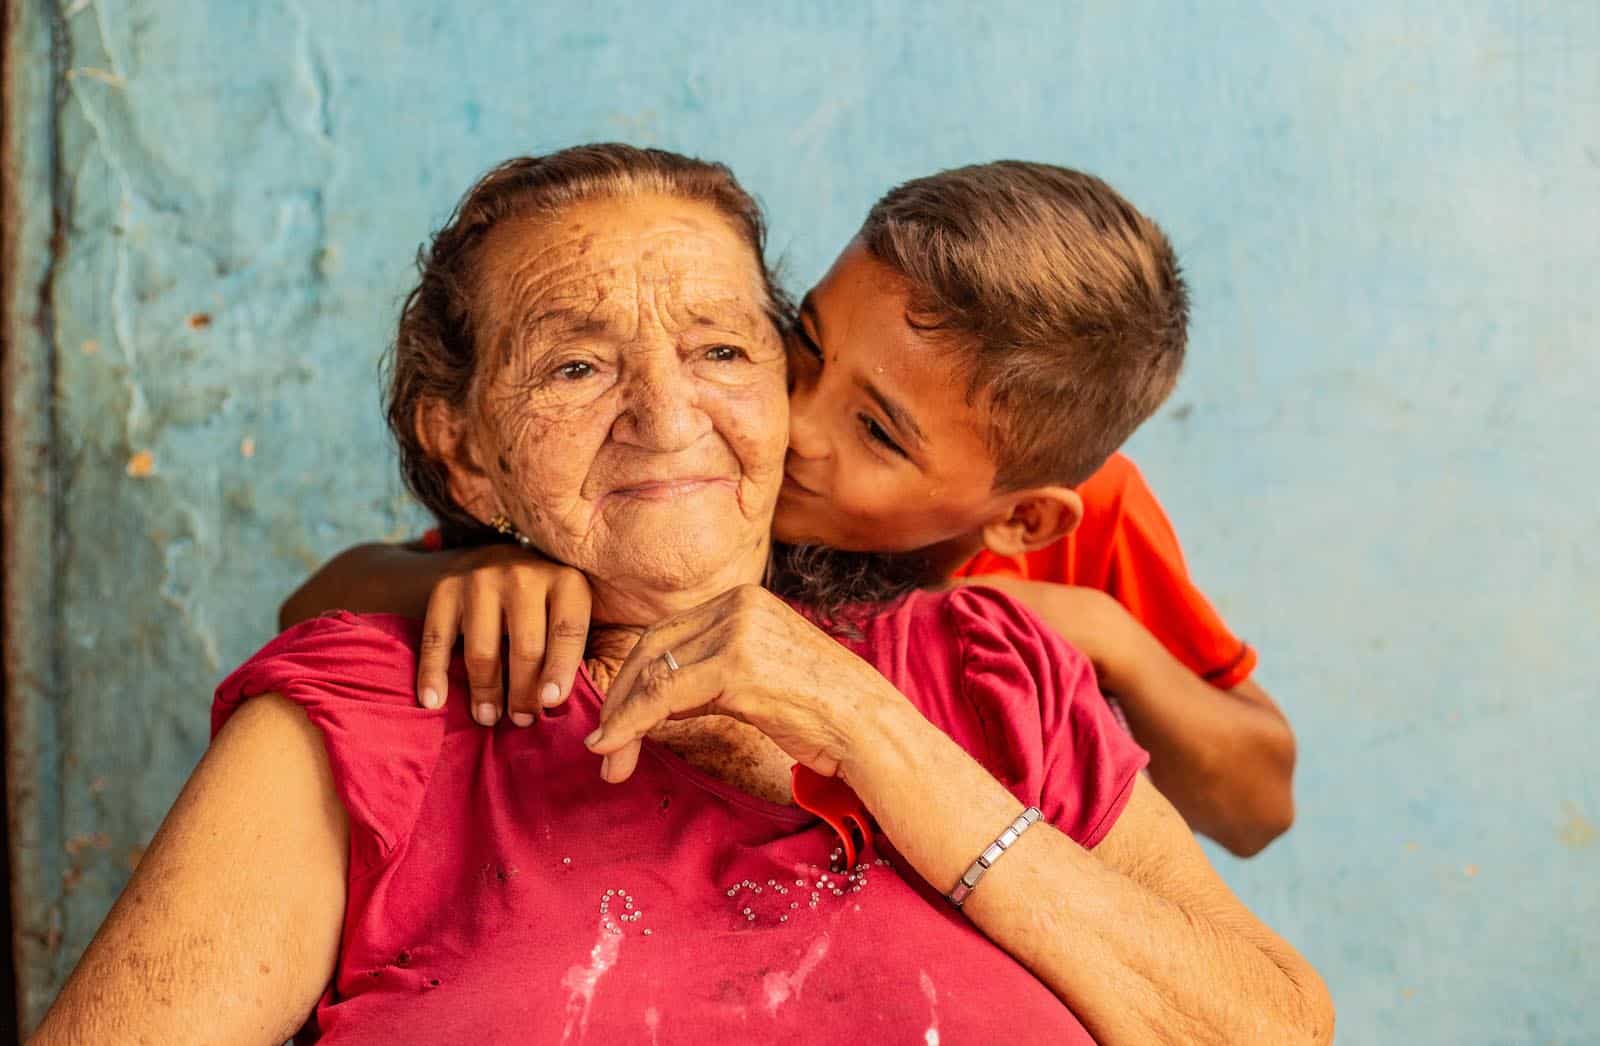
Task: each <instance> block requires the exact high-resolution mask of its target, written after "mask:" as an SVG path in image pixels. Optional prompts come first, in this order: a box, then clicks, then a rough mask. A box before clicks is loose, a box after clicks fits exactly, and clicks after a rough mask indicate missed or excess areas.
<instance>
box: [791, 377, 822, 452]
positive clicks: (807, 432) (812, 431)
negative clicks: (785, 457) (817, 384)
mask: <svg viewBox="0 0 1600 1046" xmlns="http://www.w3.org/2000/svg"><path fill="white" fill-rule="evenodd" d="M812 399H813V397H812V396H811V395H810V394H809V393H808V392H806V391H805V390H803V389H799V388H797V389H796V390H795V392H794V395H793V396H791V397H790V399H789V453H791V454H793V455H794V456H795V457H798V458H808V459H816V458H824V457H827V456H828V443H827V440H826V439H825V438H824V437H823V434H822V428H821V426H820V425H818V424H817V423H816V420H815V418H814V416H813V415H814V413H815V412H814V411H813V410H812V409H811V408H812Z"/></svg>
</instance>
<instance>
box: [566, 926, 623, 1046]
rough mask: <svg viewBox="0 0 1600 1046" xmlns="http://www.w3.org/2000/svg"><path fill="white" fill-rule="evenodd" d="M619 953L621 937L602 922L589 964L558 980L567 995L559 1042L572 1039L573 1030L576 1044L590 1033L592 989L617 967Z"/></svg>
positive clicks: (578, 967) (591, 951)
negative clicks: (576, 1038)
mask: <svg viewBox="0 0 1600 1046" xmlns="http://www.w3.org/2000/svg"><path fill="white" fill-rule="evenodd" d="M620 951H622V935H621V934H620V933H612V932H611V931H610V930H609V929H607V928H606V925H605V921H604V919H602V920H601V923H600V929H599V933H598V934H597V935H596V937H595V941H594V947H593V948H591V949H589V965H587V966H577V965H574V966H569V967H567V972H566V975H565V976H563V977H562V978H561V987H563V988H565V989H567V993H568V994H567V1026H566V1029H565V1030H564V1031H562V1033H561V1041H562V1042H566V1041H568V1040H569V1039H571V1038H572V1032H573V1029H574V1028H576V1029H577V1032H578V1041H579V1042H582V1041H583V1037H584V1036H585V1035H587V1034H588V1033H589V1007H590V1006H592V1005H594V990H595V989H596V988H597V987H599V986H600V979H601V978H602V977H604V976H605V975H606V974H607V973H608V972H609V971H610V970H611V967H613V966H615V965H616V964H617V953H618V952H620Z"/></svg>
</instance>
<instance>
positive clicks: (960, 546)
mask: <svg viewBox="0 0 1600 1046" xmlns="http://www.w3.org/2000/svg"><path fill="white" fill-rule="evenodd" d="M983 547H984V545H983V531H981V530H974V531H972V532H971V533H969V534H962V535H960V536H959V537H953V538H950V539H948V540H946V541H941V542H939V543H938V544H937V545H929V546H928V547H927V548H925V549H922V550H921V551H920V552H919V555H921V556H923V557H924V558H925V559H926V560H927V562H928V566H929V567H930V568H932V570H933V571H934V572H935V573H936V574H937V575H938V576H939V577H940V578H941V579H943V578H949V577H950V576H951V575H953V574H954V573H955V572H956V571H958V570H960V569H961V568H962V567H964V566H966V564H967V562H968V561H969V560H970V559H972V557H973V556H976V555H977V554H978V553H979V552H982V551H983Z"/></svg>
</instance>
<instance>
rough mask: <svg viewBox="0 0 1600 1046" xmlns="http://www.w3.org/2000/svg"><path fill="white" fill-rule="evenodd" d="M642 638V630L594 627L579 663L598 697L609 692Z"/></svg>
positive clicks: (620, 627)
mask: <svg viewBox="0 0 1600 1046" xmlns="http://www.w3.org/2000/svg"><path fill="white" fill-rule="evenodd" d="M643 634H644V629H642V628H638V627H635V626H632V625H595V626H594V628H592V629H591V630H590V632H589V642H588V646H587V647H586V648H585V649H584V653H583V660H584V665H585V667H587V668H588V669H589V676H590V678H592V679H593V680H594V685H595V688H596V689H597V690H599V691H600V692H601V693H602V694H604V693H606V692H607V691H608V690H610V689H611V684H612V683H613V682H614V681H615V680H616V678H617V673H618V672H619V671H621V670H622V663H623V662H624V661H626V660H627V659H628V654H629V652H630V651H632V650H633V648H634V644H636V643H638V642H639V637H640V636H641V635H643Z"/></svg>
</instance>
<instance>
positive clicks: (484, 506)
mask: <svg viewBox="0 0 1600 1046" xmlns="http://www.w3.org/2000/svg"><path fill="white" fill-rule="evenodd" d="M414 424H415V425H416V427H417V440H418V442H420V443H421V444H422V449H423V451H424V452H425V453H426V454H427V455H428V456H429V457H431V458H433V459H434V460H435V461H437V462H439V463H440V464H441V465H443V466H444V473H445V483H446V485H447V488H448V490H449V493H450V497H451V499H452V500H453V501H454V502H455V503H456V504H457V505H460V506H461V507H462V508H463V509H465V510H466V511H467V513H468V514H469V515H471V516H473V517H474V518H476V519H477V520H478V521H479V522H484V523H487V522H488V521H489V520H490V519H492V518H493V517H494V516H495V515H496V514H498V513H499V512H501V511H502V509H501V506H500V498H499V496H498V495H497V494H496V493H495V491H494V484H493V482H491V480H490V478H489V471H488V470H487V469H486V468H484V467H483V452H482V448H481V447H480V446H479V444H478V433H477V431H476V429H475V427H473V426H471V425H468V424H467V423H466V421H465V420H464V419H463V418H462V416H461V412H460V411H458V410H456V409H455V408H454V407H452V406H451V405H450V404H448V403H445V402H444V401H443V400H436V399H424V400H420V401H418V403H417V411H416V419H415V422H414Z"/></svg>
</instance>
